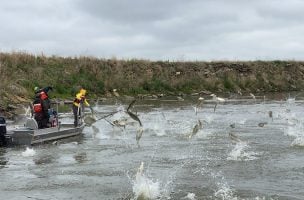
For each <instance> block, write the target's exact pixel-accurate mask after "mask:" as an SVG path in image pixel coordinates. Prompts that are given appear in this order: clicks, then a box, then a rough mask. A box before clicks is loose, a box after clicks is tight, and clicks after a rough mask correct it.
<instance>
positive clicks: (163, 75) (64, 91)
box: [0, 52, 304, 108]
mask: <svg viewBox="0 0 304 200" xmlns="http://www.w3.org/2000/svg"><path fill="white" fill-rule="evenodd" d="M0 78H1V86H0V92H1V95H0V106H1V107H2V108H4V107H5V106H7V104H8V102H10V101H11V99H12V98H14V99H15V100H16V98H17V99H18V97H21V98H24V99H29V98H31V97H32V95H33V88H34V87H35V86H39V87H43V86H47V85H50V86H53V87H54V89H55V90H54V91H53V95H55V96H57V97H61V98H72V97H73V96H74V95H75V92H76V90H77V88H79V87H84V88H86V89H87V90H88V92H89V95H90V96H91V97H96V96H104V95H110V94H111V92H112V91H113V89H117V92H118V93H119V94H120V95H133V96H136V95H142V94H159V93H162V94H170V95H178V94H190V93H199V92H201V91H210V92H214V93H225V92H242V93H244V92H248V93H249V92H253V93H256V92H278V91H296V90H302V88H303V86H304V62H297V61H248V62H231V61H214V62H199V61H194V62H171V61H149V60H136V59H132V60H117V59H114V58H113V59H98V58H94V57H57V56H52V57H47V56H44V55H31V54H27V53H19V52H18V53H0ZM16 96H17V97H16ZM16 101H18V100H16Z"/></svg>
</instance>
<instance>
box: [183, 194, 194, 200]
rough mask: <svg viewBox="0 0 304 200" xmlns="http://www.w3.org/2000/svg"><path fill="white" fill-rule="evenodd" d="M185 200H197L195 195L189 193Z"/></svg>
mask: <svg viewBox="0 0 304 200" xmlns="http://www.w3.org/2000/svg"><path fill="white" fill-rule="evenodd" d="M183 199H190V200H195V199H196V198H195V194H194V193H188V194H187V196H185V197H184V198H183Z"/></svg>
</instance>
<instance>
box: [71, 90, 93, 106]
mask: <svg viewBox="0 0 304 200" xmlns="http://www.w3.org/2000/svg"><path fill="white" fill-rule="evenodd" d="M86 93H87V91H86V90H85V89H81V90H80V91H79V92H78V93H77V94H76V97H75V99H74V102H73V104H74V105H75V106H77V107H79V106H80V104H82V103H84V104H85V105H86V106H90V104H89V103H88V102H87V100H86V97H85V95H86Z"/></svg>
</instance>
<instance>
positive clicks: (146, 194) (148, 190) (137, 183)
mask: <svg viewBox="0 0 304 200" xmlns="http://www.w3.org/2000/svg"><path fill="white" fill-rule="evenodd" d="M132 188H133V193H134V199H157V198H158V197H160V194H161V192H160V184H159V182H157V181H153V180H151V179H149V178H148V177H146V176H145V174H144V173H143V162H142V163H141V166H140V167H139V169H138V171H137V173H136V176H135V180H134V181H133V187H132Z"/></svg>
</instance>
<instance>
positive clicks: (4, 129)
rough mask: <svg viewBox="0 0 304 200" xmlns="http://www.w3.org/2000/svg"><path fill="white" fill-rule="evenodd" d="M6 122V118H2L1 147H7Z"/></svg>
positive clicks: (0, 119) (0, 121)
mask: <svg viewBox="0 0 304 200" xmlns="http://www.w3.org/2000/svg"><path fill="white" fill-rule="evenodd" d="M5 135H6V122H5V118H4V117H0V146H3V145H6V140H5Z"/></svg>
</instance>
